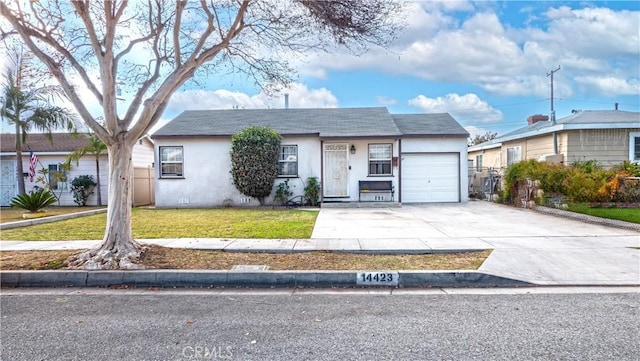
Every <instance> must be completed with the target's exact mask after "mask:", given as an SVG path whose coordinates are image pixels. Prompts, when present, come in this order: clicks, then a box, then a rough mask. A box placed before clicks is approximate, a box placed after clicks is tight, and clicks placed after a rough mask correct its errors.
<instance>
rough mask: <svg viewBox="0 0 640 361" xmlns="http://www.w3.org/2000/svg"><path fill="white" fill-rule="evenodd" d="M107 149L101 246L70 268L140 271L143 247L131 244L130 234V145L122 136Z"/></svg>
mask: <svg viewBox="0 0 640 361" xmlns="http://www.w3.org/2000/svg"><path fill="white" fill-rule="evenodd" d="M118 140H119V141H118V142H117V143H116V144H113V145H108V146H107V147H108V150H109V170H110V171H109V192H108V194H109V195H108V197H109V198H108V201H109V204H108V210H107V227H106V230H105V235H104V239H103V241H102V244H101V245H100V246H99V247H98V248H96V249H91V250H88V251H86V252H84V253H81V254H80V255H78V256H74V257H72V258H71V260H70V262H69V265H70V267H72V268H86V269H140V268H143V267H142V266H140V265H138V264H137V262H138V261H139V259H140V256H141V253H142V251H143V248H142V247H141V246H140V245H139V244H138V243H137V242H135V241H134V239H133V233H132V231H131V206H132V200H131V171H132V169H133V165H132V163H131V154H132V152H133V144H127V143H126V141H125V140H124V137H122V138H120V139H118Z"/></svg>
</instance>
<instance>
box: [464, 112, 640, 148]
mask: <svg viewBox="0 0 640 361" xmlns="http://www.w3.org/2000/svg"><path fill="white" fill-rule="evenodd" d="M608 128H640V113H638V112H627V111H623V110H580V111H577V112H575V113H573V114H571V115H569V116H567V117H564V118H560V119H557V120H556V124H555V125H554V124H553V122H551V121H550V120H547V121H541V122H537V123H533V124H531V125H527V126H525V127H522V128H519V129H516V130H514V131H511V132H509V133H506V134H503V135H500V136H499V137H496V138H494V139H492V140H489V141H487V142H484V143H480V144H476V145H474V146H472V147H469V150H470V151H473V150H477V149H482V148H487V147H491V146H492V145H494V146H495V145H499V144H500V143H502V142H504V141H509V140H516V139H521V138H527V137H531V136H537V135H542V134H547V133H551V132H554V131H561V130H572V129H608Z"/></svg>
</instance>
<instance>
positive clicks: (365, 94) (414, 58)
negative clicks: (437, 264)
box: [2, 1, 640, 136]
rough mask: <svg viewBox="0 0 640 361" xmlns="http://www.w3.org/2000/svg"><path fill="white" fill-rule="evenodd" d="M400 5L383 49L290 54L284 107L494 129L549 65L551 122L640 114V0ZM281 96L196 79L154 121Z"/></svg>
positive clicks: (518, 113)
mask: <svg viewBox="0 0 640 361" xmlns="http://www.w3.org/2000/svg"><path fill="white" fill-rule="evenodd" d="M404 11H405V12H404V14H403V15H402V16H403V18H405V19H406V28H405V29H404V31H403V32H402V33H401V34H399V36H398V38H397V39H396V41H395V42H394V43H393V44H392V45H391V46H390V47H389V48H388V49H381V48H373V49H371V50H370V51H369V52H367V53H365V54H363V55H360V56H354V55H351V54H348V53H347V52H346V51H336V52H332V53H316V54H306V55H304V56H302V57H301V58H300V59H298V60H296V61H295V63H294V65H295V68H296V70H297V71H298V74H297V76H296V80H295V82H294V83H293V84H291V87H290V88H289V89H286V90H283V91H282V93H284V92H287V93H288V94H289V104H290V107H292V108H293V107H296V108H317V107H376V106H385V107H387V108H388V109H389V111H390V112H391V113H394V114H406V113H440V112H448V113H450V114H451V115H452V116H453V117H454V118H455V119H456V120H457V121H458V122H459V123H460V124H461V125H462V126H464V127H465V128H466V129H467V130H468V131H469V132H470V133H471V134H472V136H473V135H475V134H484V133H485V132H495V133H498V134H504V133H506V132H509V131H511V130H514V129H517V128H520V127H522V126H525V125H526V120H527V117H529V116H530V115H534V114H547V115H548V114H549V113H550V108H551V85H550V80H551V78H550V76H548V74H549V73H550V72H551V71H552V70H556V69H558V68H559V70H557V71H555V72H554V73H553V81H554V87H553V89H554V97H553V98H554V102H553V104H554V108H555V112H556V118H562V117H565V116H568V115H570V114H571V112H572V110H600V109H614V103H618V107H619V109H620V110H626V111H634V112H638V111H640V2H638V1H535V2H528V1H479V2H471V1H419V2H408V3H406V6H405V10H404ZM282 93H281V94H279V95H277V96H275V97H270V96H268V95H266V94H265V93H264V92H262V91H261V90H260V88H259V87H258V86H256V85H255V84H253V82H251V81H250V80H248V79H244V78H243V77H241V76H227V77H215V78H210V79H206V80H205V81H204V82H201V83H200V85H199V86H198V87H195V86H193V85H186V86H185V87H184V88H182V89H180V90H179V91H178V92H176V93H175V94H174V96H173V97H172V99H171V101H170V103H169V105H168V107H167V109H166V111H165V113H164V114H163V116H162V120H161V122H160V125H162V124H165V123H166V122H167V121H169V120H170V119H172V118H174V117H175V116H177V115H178V114H180V113H181V112H182V111H184V110H191V109H231V108H234V107H238V108H247V109H248V108H282V107H284V96H283V94H282ZM122 96H123V97H124V98H126V97H127V94H126V93H123V94H122ZM194 99H198V101H197V102H195V101H194ZM10 130H11V129H7V127H6V126H4V125H3V129H2V131H10Z"/></svg>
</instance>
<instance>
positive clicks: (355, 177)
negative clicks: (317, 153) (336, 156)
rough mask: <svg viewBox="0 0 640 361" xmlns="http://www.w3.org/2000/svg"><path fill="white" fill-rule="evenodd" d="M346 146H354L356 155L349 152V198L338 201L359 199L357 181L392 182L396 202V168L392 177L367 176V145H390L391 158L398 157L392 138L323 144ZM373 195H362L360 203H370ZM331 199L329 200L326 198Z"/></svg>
mask: <svg viewBox="0 0 640 361" xmlns="http://www.w3.org/2000/svg"><path fill="white" fill-rule="evenodd" d="M332 143H335V144H347V145H348V146H347V148H349V149H351V145H354V146H355V148H356V153H355V154H351V152H349V155H348V157H349V158H348V159H349V166H350V167H351V169H350V170H349V197H348V198H338V199H337V200H339V201H345V202H357V201H358V199H360V198H359V197H360V192H359V186H358V182H359V181H378V180H379V181H388V180H390V181H392V184H393V186H394V189H395V194H394V201H396V202H397V201H398V189H399V188H398V177H399V172H398V167H392V171H391V172H392V175H391V176H369V144H392V151H393V155H392V156H393V157H398V155H399V149H398V148H399V147H398V141H397V140H396V139H393V138H384V139H358V140H355V141H354V140H345V141H340V140H336V141H333V140H325V141H324V144H332ZM373 196H374V195H372V194H363V195H362V201H372V200H373V198H371V197H373ZM328 199H331V198H328Z"/></svg>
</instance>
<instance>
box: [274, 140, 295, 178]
mask: <svg viewBox="0 0 640 361" xmlns="http://www.w3.org/2000/svg"><path fill="white" fill-rule="evenodd" d="M292 149H293V153H292V152H291V150H292ZM285 150H289V152H285ZM292 164H293V166H294V167H295V168H294V170H295V172H290V171H289V168H290V167H291V165H292ZM285 169H286V170H287V172H283V170H285ZM297 177H298V146H297V145H295V144H283V145H281V146H280V154H278V178H297Z"/></svg>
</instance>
